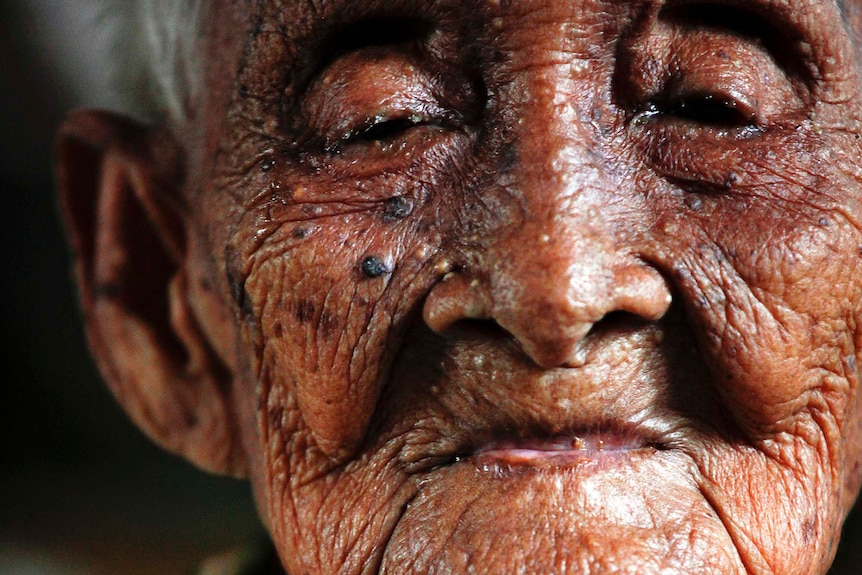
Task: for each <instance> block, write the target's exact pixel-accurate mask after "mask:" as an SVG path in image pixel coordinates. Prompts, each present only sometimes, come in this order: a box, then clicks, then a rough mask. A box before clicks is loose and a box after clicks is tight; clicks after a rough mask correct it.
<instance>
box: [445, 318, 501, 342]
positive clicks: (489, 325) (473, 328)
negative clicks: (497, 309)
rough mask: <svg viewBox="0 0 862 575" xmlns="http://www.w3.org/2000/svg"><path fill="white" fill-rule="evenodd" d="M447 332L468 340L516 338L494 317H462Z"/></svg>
mask: <svg viewBox="0 0 862 575" xmlns="http://www.w3.org/2000/svg"><path fill="white" fill-rule="evenodd" d="M446 333H447V335H451V336H452V337H455V338H458V339H460V340H467V341H472V340H482V341H503V340H514V338H513V337H512V335H511V334H510V333H509V332H508V331H506V330H505V329H503V328H502V327H501V326H500V324H498V323H497V322H496V321H494V320H493V319H461V320H458V321H456V322H455V323H453V324H452V325H451V326H450V327H449V329H448V330H447V332H446Z"/></svg>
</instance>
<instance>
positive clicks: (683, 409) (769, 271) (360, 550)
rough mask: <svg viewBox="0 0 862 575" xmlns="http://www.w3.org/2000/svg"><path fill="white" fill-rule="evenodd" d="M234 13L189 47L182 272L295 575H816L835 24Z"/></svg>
mask: <svg viewBox="0 0 862 575" xmlns="http://www.w3.org/2000/svg"><path fill="white" fill-rule="evenodd" d="M224 4H232V3H231V2H224ZM241 4H243V6H245V3H241ZM251 4H253V5H254V6H256V8H254V9H249V8H242V9H238V8H235V7H228V6H225V7H223V8H222V9H221V10H222V13H221V14H220V15H219V17H218V18H216V20H217V22H211V23H210V24H208V26H209V28H208V29H209V30H211V37H212V40H213V41H212V42H210V44H209V48H208V50H209V52H208V54H209V58H210V62H211V63H213V65H212V66H211V67H210V70H209V72H208V83H207V86H208V88H207V92H206V93H207V96H206V99H205V102H204V103H203V105H202V109H201V112H200V114H199V115H198V116H196V119H195V120H194V122H196V123H193V125H192V127H191V129H189V130H188V132H187V133H188V134H189V135H188V140H187V141H193V142H197V144H195V145H194V146H192V147H190V150H191V151H190V153H189V155H188V158H187V159H188V164H187V165H188V166H189V167H188V171H189V179H188V181H189V186H190V190H191V191H190V192H189V193H190V194H199V195H197V196H194V197H196V198H199V204H197V205H198V206H199V207H198V208H196V211H195V213H194V220H193V222H192V224H191V226H192V228H191V230H192V231H191V232H190V236H191V237H192V241H191V242H190V245H191V246H192V248H191V249H192V251H193V252H195V254H196V256H195V261H197V262H198V265H199V268H200V270H201V271H200V273H201V276H203V277H209V278H210V279H211V280H212V281H213V282H214V283H213V285H214V289H215V290H216V291H217V292H220V293H221V294H222V296H223V299H224V301H225V302H226V303H225V305H227V306H230V307H231V308H232V311H231V313H230V314H229V318H230V321H229V322H227V324H217V323H216V321H215V320H213V319H212V318H213V317H217V316H218V314H217V313H209V312H208V310H206V309H202V310H198V311H199V314H200V316H201V319H200V321H201V323H202V329H203V330H204V331H205V332H207V333H209V334H210V335H211V338H212V339H213V341H214V342H215V343H214V348H215V349H216V350H217V351H218V352H219V354H220V355H221V357H222V358H223V359H224V361H225V362H226V364H227V367H228V369H229V372H230V373H232V374H233V376H234V378H233V382H234V384H233V385H234V387H233V388H232V389H233V396H234V397H235V398H237V400H236V401H237V402H238V408H237V412H236V415H235V416H236V420H237V421H239V422H240V427H241V436H242V438H243V441H244V446H245V451H246V453H247V454H248V457H249V461H250V473H251V477H252V481H253V484H254V487H255V490H256V494H257V497H258V500H259V504H260V507H261V512H262V514H263V515H264V517H265V520H266V521H267V524H268V526H269V528H270V530H271V532H272V534H273V538H274V540H275V543H276V545H277V547H278V549H279V552H280V555H281V557H282V558H283V561H284V563H285V566H286V567H287V570H288V572H290V573H336V572H338V573H372V572H378V571H381V572H387V573H578V574H583V573H591V574H610V573H655V574H657V573H681V574H682V573H686V574H690V573H699V574H700V573H716V574H728V573H743V572H746V573H759V574H765V573H781V574H785V575H786V574H792V573H799V574H806V575H808V574H812V573H822V572H824V571H825V569H826V567H827V565H828V562H829V561H830V559H831V557H832V554H833V552H834V546H835V543H836V539H837V537H838V534H839V531H840V526H841V522H842V521H843V517H844V514H845V512H846V510H847V508H848V507H849V505H850V504H851V503H852V501H853V499H854V498H855V493H856V490H857V488H858V476H859V471H858V469H859V461H860V457H859V455H860V453H859V452H860V449H859V444H860V441H859V432H858V429H859V421H860V419H862V415H860V406H859V400H858V393H857V386H858V379H857V375H858V367H857V363H858V349H857V344H858V342H859V331H858V326H860V325H862V324H860V323H859V320H860V302H862V297H860V296H862V293H860V291H862V281H860V280H862V267H860V246H862V228H860V223H862V206H860V204H859V199H860V193H862V171H860V162H859V158H860V149H862V148H860V134H862V128H860V123H859V117H860V111H862V108H860V102H862V99H860V83H859V77H860V73H859V68H858V65H857V63H856V60H855V56H854V53H853V51H852V44H851V40H850V32H848V29H849V27H848V26H846V25H845V24H844V23H842V16H841V14H840V12H839V10H838V8H837V7H836V6H835V5H834V4H833V3H832V2H831V1H822V0H752V1H746V2H736V1H733V2H720V1H716V2H709V3H701V2H667V3H664V2H658V1H650V0H633V1H624V2H623V1H618V0H614V1H610V0H567V1H550V0H549V1H541V0H533V1H529V2H511V1H508V0H477V1H469V2H465V1H463V0H457V1H456V0H451V1H449V0H440V1H426V2H418V1H416V2H408V1H391V2H385V1H374V2H372V1H365V0H360V1H357V0H351V1H346V0H345V1H328V2H324V1H321V2H276V1H272V2H255V3H251ZM195 126H197V127H195ZM204 312H207V313H204ZM225 325H229V326H230V327H227V328H226V327H225ZM228 340H229V341H228Z"/></svg>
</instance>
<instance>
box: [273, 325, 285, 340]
mask: <svg viewBox="0 0 862 575" xmlns="http://www.w3.org/2000/svg"><path fill="white" fill-rule="evenodd" d="M272 331H273V333H274V334H275V337H276V338H277V339H281V338H283V337H284V326H283V325H281V322H277V323H276V324H275V325H274V326H273V328H272Z"/></svg>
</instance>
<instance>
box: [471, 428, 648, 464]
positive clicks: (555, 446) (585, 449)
mask: <svg viewBox="0 0 862 575" xmlns="http://www.w3.org/2000/svg"><path fill="white" fill-rule="evenodd" d="M655 452H656V449H655V448H654V447H651V446H648V445H645V444H644V443H643V442H636V441H632V440H631V439H630V438H623V437H620V436H617V435H587V436H583V437H568V438H555V439H548V440H527V441H503V442H495V443H492V444H490V445H487V446H485V447H483V448H482V449H480V450H478V451H477V452H475V453H474V454H473V456H472V457H471V458H470V459H471V460H472V461H473V463H474V464H475V465H476V466H477V467H478V468H479V469H482V470H485V471H499V470H506V469H517V468H567V467H577V466H580V465H584V464H589V463H594V464H613V463H615V462H616V463H622V462H625V461H631V460H632V459H633V458H634V457H636V456H643V455H651V454H653V453H655Z"/></svg>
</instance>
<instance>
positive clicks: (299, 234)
mask: <svg viewBox="0 0 862 575" xmlns="http://www.w3.org/2000/svg"><path fill="white" fill-rule="evenodd" d="M292 235H293V237H294V239H297V240H304V239H305V238H307V237H308V236H310V235H311V228H307V227H305V226H298V227H296V228H293V234H292Z"/></svg>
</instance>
